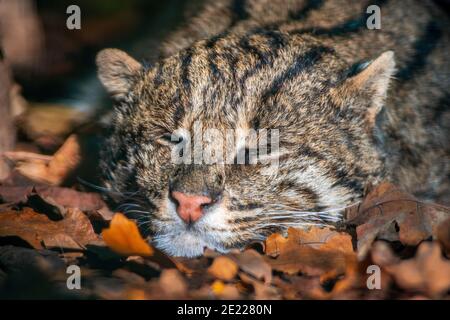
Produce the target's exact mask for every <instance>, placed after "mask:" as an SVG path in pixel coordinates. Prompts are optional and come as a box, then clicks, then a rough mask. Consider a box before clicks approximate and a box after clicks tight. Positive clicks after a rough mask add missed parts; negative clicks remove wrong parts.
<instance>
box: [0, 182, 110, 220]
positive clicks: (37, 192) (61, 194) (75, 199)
mask: <svg viewBox="0 0 450 320" xmlns="http://www.w3.org/2000/svg"><path fill="white" fill-rule="evenodd" d="M30 197H39V198H41V199H42V201H44V202H46V203H47V204H49V205H51V206H56V207H58V209H61V207H63V208H78V209H80V210H81V211H84V212H87V213H90V212H98V213H99V215H101V217H102V218H103V219H104V220H111V218H112V215H113V213H112V212H111V211H110V210H109V209H108V207H107V205H106V203H105V202H104V201H103V199H102V197H101V196H100V195H99V194H98V193H93V192H80V191H76V190H73V189H69V188H62V187H53V186H36V187H32V186H27V187H12V186H0V198H1V199H2V201H4V202H11V203H24V204H26V205H27V206H31V207H32V208H33V209H35V210H36V211H39V209H38V208H36V207H35V206H33V205H32V204H30V203H29V198H30ZM39 212H40V213H47V212H41V211H39Z"/></svg>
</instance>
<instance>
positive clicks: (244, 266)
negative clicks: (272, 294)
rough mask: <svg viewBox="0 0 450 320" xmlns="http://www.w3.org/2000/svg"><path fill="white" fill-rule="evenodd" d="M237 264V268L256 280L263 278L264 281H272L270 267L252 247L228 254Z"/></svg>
mask: <svg viewBox="0 0 450 320" xmlns="http://www.w3.org/2000/svg"><path fill="white" fill-rule="evenodd" d="M229 256H230V257H231V258H232V259H233V260H234V261H235V262H236V263H237V264H238V266H239V268H240V269H241V270H242V271H244V272H246V273H248V274H249V275H251V276H253V277H254V278H256V279H258V280H263V281H264V283H270V282H271V281H272V268H271V267H270V264H268V263H267V262H266V261H265V260H264V258H263V256H261V255H260V254H259V253H258V252H256V251H255V250H253V249H248V250H245V251H244V252H240V253H235V254H230V255H229Z"/></svg>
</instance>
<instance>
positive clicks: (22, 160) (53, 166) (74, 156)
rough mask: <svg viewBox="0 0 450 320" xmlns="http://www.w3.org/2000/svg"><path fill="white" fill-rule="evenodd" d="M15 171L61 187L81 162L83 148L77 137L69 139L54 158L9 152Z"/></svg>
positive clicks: (39, 181) (7, 154) (7, 155)
mask: <svg viewBox="0 0 450 320" xmlns="http://www.w3.org/2000/svg"><path fill="white" fill-rule="evenodd" d="M5 156H6V157H7V158H9V159H10V160H12V161H14V162H15V165H16V167H15V170H17V171H18V172H19V173H20V174H22V175H23V176H25V177H27V178H29V179H31V180H33V181H36V182H38V183H44V184H50V185H60V184H61V183H62V182H63V181H64V180H65V179H66V178H67V177H69V176H70V174H72V173H73V172H74V170H75V169H76V168H77V167H78V165H79V164H80V162H81V147H80V143H79V141H78V137H77V136H76V135H71V136H69V137H68V138H67V140H66V141H65V142H64V144H63V145H62V146H61V147H60V148H59V149H58V151H56V152H55V154H54V155H53V156H52V157H47V156H43V155H40V154H32V153H29V152H12V151H11V152H7V153H5Z"/></svg>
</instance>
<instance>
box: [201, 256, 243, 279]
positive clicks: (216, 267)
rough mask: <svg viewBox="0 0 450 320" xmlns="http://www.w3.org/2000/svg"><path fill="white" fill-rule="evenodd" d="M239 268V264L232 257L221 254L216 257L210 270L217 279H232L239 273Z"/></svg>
mask: <svg viewBox="0 0 450 320" xmlns="http://www.w3.org/2000/svg"><path fill="white" fill-rule="evenodd" d="M238 269H239V268H238V265H237V264H236V263H235V262H234V261H233V260H232V259H230V258H228V257H225V256H220V257H217V258H215V259H214V261H213V263H212V264H211V266H210V267H209V268H208V272H209V273H210V274H211V275H212V276H213V277H215V278H217V279H220V280H224V281H230V280H232V279H233V278H234V277H235V276H236V275H237V272H238Z"/></svg>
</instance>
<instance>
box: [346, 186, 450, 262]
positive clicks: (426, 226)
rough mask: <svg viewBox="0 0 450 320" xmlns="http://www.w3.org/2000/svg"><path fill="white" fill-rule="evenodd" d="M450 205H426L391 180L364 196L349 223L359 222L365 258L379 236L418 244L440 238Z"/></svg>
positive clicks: (359, 242) (362, 251)
mask: <svg viewBox="0 0 450 320" xmlns="http://www.w3.org/2000/svg"><path fill="white" fill-rule="evenodd" d="M449 213H450V208H446V207H443V206H436V205H433V204H425V203H421V202H419V201H417V200H416V199H415V198H414V197H413V196H411V195H409V194H407V193H405V192H403V191H401V190H400V189H398V188H397V187H395V186H393V185H392V184H389V183H382V184H380V185H379V186H378V187H377V188H375V189H374V190H373V191H372V192H370V193H369V194H368V195H367V197H366V198H365V199H364V201H363V203H362V204H361V205H360V206H359V208H358V209H357V210H356V211H354V212H348V213H347V215H348V216H349V221H348V223H349V224H355V225H357V228H356V232H357V236H358V257H359V258H360V259H363V258H364V257H365V256H366V255H367V253H368V252H369V249H370V246H371V245H372V243H373V241H375V239H383V240H388V241H396V240H399V241H401V242H402V243H403V244H405V245H409V246H416V245H417V244H419V243H420V242H421V241H423V240H426V239H428V238H431V237H432V238H433V239H435V238H436V234H437V227H438V225H439V224H440V223H441V222H443V221H444V220H445V219H447V218H448V216H449Z"/></svg>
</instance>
